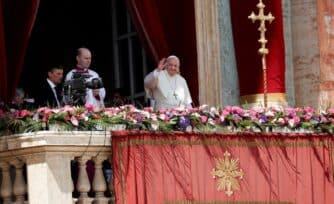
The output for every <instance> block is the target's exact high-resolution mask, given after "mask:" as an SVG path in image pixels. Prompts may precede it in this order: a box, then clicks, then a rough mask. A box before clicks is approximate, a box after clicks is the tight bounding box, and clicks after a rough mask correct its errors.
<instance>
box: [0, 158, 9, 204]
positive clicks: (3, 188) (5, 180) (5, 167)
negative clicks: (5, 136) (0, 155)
mask: <svg viewBox="0 0 334 204" xmlns="http://www.w3.org/2000/svg"><path fill="white" fill-rule="evenodd" d="M9 168H10V165H9V163H8V162H1V163H0V169H1V170H2V182H1V185H0V197H1V198H2V199H3V203H4V204H10V203H12V199H11V198H12V181H11V179H10V173H9Z"/></svg>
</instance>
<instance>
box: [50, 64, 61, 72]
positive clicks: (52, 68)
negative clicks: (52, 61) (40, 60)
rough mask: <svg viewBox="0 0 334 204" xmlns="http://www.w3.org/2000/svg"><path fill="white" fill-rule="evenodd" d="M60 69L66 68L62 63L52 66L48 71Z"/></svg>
mask: <svg viewBox="0 0 334 204" xmlns="http://www.w3.org/2000/svg"><path fill="white" fill-rule="evenodd" d="M58 69H62V70H63V69H64V67H63V66H61V65H57V66H50V67H49V69H48V72H54V71H55V70H58Z"/></svg>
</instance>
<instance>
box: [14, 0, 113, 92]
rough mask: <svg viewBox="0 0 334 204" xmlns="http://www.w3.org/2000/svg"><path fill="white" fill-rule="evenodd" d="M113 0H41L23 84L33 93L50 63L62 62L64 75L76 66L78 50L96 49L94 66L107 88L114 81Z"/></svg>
mask: <svg viewBox="0 0 334 204" xmlns="http://www.w3.org/2000/svg"><path fill="white" fill-rule="evenodd" d="M111 4H112V2H111V0H98V1H93V0H43V1H41V2H40V7H39V10H38V14H37V18H36V23H35V25H34V28H33V31H32V35H31V39H30V42H29V46H28V50H27V55H26V58H25V64H24V70H23V74H22V76H21V80H20V86H21V87H24V88H25V89H26V90H27V92H28V93H30V94H31V95H36V94H41V93H38V84H39V83H40V81H41V80H44V79H45V78H46V74H47V73H46V70H47V69H48V67H50V66H54V65H62V66H63V67H64V69H65V70H64V75H65V74H66V73H67V72H68V71H69V70H70V69H72V68H73V66H74V65H75V63H76V62H75V56H76V49H77V48H79V47H81V46H84V47H87V48H89V49H90V50H91V51H92V57H93V59H92V66H91V68H92V69H94V70H95V71H97V72H98V73H99V75H100V76H101V77H102V78H103V81H104V84H105V87H106V89H107V90H111V89H112V88H113V87H112V84H113V80H114V79H113V78H112V76H113V58H112V56H113V54H112V43H113V41H112V23H111V22H112V19H111V16H112V14H111V11H112V9H111Z"/></svg>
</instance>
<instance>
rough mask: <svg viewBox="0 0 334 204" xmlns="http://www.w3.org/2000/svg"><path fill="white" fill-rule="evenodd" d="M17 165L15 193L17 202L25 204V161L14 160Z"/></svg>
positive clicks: (13, 162) (17, 203)
mask: <svg viewBox="0 0 334 204" xmlns="http://www.w3.org/2000/svg"><path fill="white" fill-rule="evenodd" d="M11 164H12V165H13V166H15V181H14V186H13V193H14V196H15V203H16V204H23V203H24V201H25V197H24V196H25V194H26V193H27V186H26V183H25V181H24V177H23V166H24V163H23V161H19V160H14V161H12V162H11Z"/></svg>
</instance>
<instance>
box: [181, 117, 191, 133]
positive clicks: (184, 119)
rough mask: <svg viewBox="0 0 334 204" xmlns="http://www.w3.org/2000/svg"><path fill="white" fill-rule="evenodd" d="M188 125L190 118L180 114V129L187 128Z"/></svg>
mask: <svg viewBox="0 0 334 204" xmlns="http://www.w3.org/2000/svg"><path fill="white" fill-rule="evenodd" d="M188 126H190V120H189V118H188V117H185V116H181V117H180V120H179V127H180V129H182V130H185V129H187V127H188Z"/></svg>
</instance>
